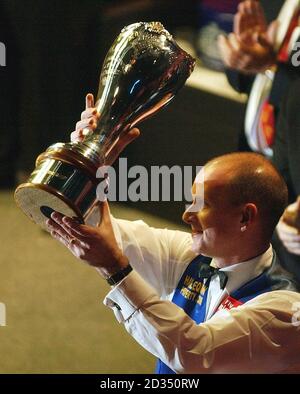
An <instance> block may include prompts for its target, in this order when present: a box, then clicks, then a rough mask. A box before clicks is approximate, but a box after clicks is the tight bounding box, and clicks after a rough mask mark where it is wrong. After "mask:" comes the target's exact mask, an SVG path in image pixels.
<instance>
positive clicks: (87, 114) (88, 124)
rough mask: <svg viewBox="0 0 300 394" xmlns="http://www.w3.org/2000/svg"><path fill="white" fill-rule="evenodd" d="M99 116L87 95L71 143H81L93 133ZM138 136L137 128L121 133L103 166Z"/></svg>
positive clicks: (91, 98) (92, 98) (113, 159)
mask: <svg viewBox="0 0 300 394" xmlns="http://www.w3.org/2000/svg"><path fill="white" fill-rule="evenodd" d="M100 117H101V115H100V114H99V112H98V111H97V108H95V104H94V96H93V95H92V94H91V93H89V94H87V96H86V98H85V111H83V112H82V113H81V120H80V121H79V122H77V123H76V129H75V131H73V133H71V136H70V137H71V141H72V142H83V141H84V139H85V138H86V137H87V136H88V135H90V134H91V133H93V132H94V131H95V130H96V128H97V124H98V122H99V119H100ZM139 135H140V131H139V129H137V128H133V129H131V130H129V131H124V132H123V133H121V135H120V137H119V139H118V140H117V141H116V144H115V145H114V146H113V147H112V149H111V150H110V151H109V152H108V153H107V156H106V158H105V164H106V165H110V164H112V163H113V162H114V161H115V160H116V159H117V158H118V157H119V155H120V154H121V152H122V151H123V150H124V149H125V148H126V146H127V145H128V144H130V142H132V141H133V140H135V139H136V138H137V137H138V136H139Z"/></svg>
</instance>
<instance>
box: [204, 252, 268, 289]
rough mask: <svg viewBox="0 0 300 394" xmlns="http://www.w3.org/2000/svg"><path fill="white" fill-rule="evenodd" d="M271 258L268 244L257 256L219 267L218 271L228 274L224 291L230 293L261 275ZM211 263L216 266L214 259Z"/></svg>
mask: <svg viewBox="0 0 300 394" xmlns="http://www.w3.org/2000/svg"><path fill="white" fill-rule="evenodd" d="M272 260H273V249H272V246H271V245H270V246H269V248H268V249H267V250H266V251H265V252H264V253H262V254H261V255H259V256H257V257H254V258H252V259H250V260H247V261H243V262H241V263H237V264H233V265H230V266H227V267H224V268H221V269H220V271H224V272H226V274H227V276H228V281H227V284H226V288H225V289H226V292H227V293H228V294H230V293H232V292H233V291H235V290H237V289H238V288H240V287H241V286H243V285H244V284H245V283H247V282H249V281H250V280H252V279H254V278H256V277H257V276H259V275H261V274H262V273H263V272H264V270H265V269H266V268H268V267H270V266H271V264H272ZM211 265H212V266H214V267H215V266H216V264H215V263H214V259H212V262H211Z"/></svg>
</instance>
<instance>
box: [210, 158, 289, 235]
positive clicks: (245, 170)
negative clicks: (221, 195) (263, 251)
mask: <svg viewBox="0 0 300 394" xmlns="http://www.w3.org/2000/svg"><path fill="white" fill-rule="evenodd" d="M211 171H212V172H213V173H214V175H215V176H217V175H218V173H219V175H220V176H222V177H224V178H223V180H224V182H225V184H226V190H228V196H229V200H230V201H231V203H232V204H233V205H240V204H246V203H253V204H255V205H256V207H257V209H258V218H259V220H260V221H261V224H262V229H263V231H264V234H265V235H266V236H271V235H272V233H273V231H274V229H275V226H276V224H277V222H278V221H279V219H280V216H281V215H282V213H283V211H284V209H285V207H286V205H287V198H288V191H287V186H286V184H285V182H284V180H283V178H282V177H281V175H280V174H279V173H278V171H277V170H276V169H275V167H274V166H273V165H272V164H271V163H270V162H269V161H268V160H267V159H265V158H264V157H263V156H261V155H259V154H256V153H231V154H227V155H223V156H220V157H217V158H214V159H213V160H211V161H209V162H208V163H207V164H206V166H205V172H206V173H207V172H211ZM226 194H227V193H226Z"/></svg>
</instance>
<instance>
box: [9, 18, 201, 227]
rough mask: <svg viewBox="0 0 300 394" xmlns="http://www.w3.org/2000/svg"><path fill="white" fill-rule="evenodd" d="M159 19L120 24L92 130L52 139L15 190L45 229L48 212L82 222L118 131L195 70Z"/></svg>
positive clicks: (162, 101)
mask: <svg viewBox="0 0 300 394" xmlns="http://www.w3.org/2000/svg"><path fill="white" fill-rule="evenodd" d="M194 63H195V61H194V59H193V58H192V57H191V56H190V55H189V54H187V53H186V52H185V51H184V50H182V49H181V48H180V47H179V46H178V45H177V44H176V42H175V41H174V39H173V37H172V36H171V35H170V33H168V31H166V30H165V29H164V27H163V25H162V24H161V23H159V22H149V23H144V22H140V23H134V24H132V25H130V26H127V27H125V28H124V29H123V30H122V31H121V33H120V35H119V36H118V37H117V39H116V40H115V42H114V43H113V45H112V47H111V48H110V50H109V52H108V54H107V56H106V58H105V61H104V64H103V67H102V71H101V75H100V83H99V90H98V95H97V100H96V104H95V106H96V108H97V110H98V112H99V113H100V114H101V117H100V120H99V121H98V124H97V127H96V130H95V131H94V132H93V133H91V134H88V135H87V136H86V137H85V139H84V141H83V142H75V143H74V142H73V143H70V142H68V143H56V144H54V145H51V146H50V147H49V148H48V149H47V150H46V151H45V152H43V153H42V154H40V155H39V156H38V158H37V160H36V168H35V170H34V171H33V172H32V174H31V175H30V177H29V179H28V181H27V183H23V184H21V185H20V186H18V188H17V189H16V191H15V200H16V203H17V205H18V206H19V207H20V208H21V210H22V211H23V212H24V213H25V214H26V215H27V216H28V217H29V218H31V219H32V220H33V221H34V222H35V223H38V224H39V225H41V226H42V227H44V228H46V226H45V221H46V219H47V217H50V214H51V212H53V210H56V211H59V212H61V213H62V214H64V215H67V216H71V217H76V218H77V219H78V220H79V221H81V222H82V223H84V222H85V221H86V219H87V218H88V217H89V215H90V214H91V212H92V210H93V208H94V207H95V205H96V203H97V199H96V188H97V181H98V182H99V179H98V180H97V178H96V172H97V169H98V168H99V167H100V166H103V165H111V164H112V163H110V162H108V155H109V152H110V151H111V149H112V148H113V146H114V145H115V144H116V143H117V142H118V140H119V138H120V136H121V135H123V133H127V132H128V131H129V130H130V129H131V128H132V127H134V126H136V125H137V124H138V123H139V122H141V121H142V120H144V119H146V118H148V117H149V116H151V115H153V114H154V113H155V112H157V111H158V110H159V109H161V108H162V107H164V106H165V105H167V104H168V103H169V102H170V101H171V100H172V99H173V98H174V96H175V94H176V93H177V91H178V90H179V89H180V88H181V87H182V86H183V85H184V83H185V81H186V79H187V78H188V77H189V75H190V74H191V72H192V71H193V68H194Z"/></svg>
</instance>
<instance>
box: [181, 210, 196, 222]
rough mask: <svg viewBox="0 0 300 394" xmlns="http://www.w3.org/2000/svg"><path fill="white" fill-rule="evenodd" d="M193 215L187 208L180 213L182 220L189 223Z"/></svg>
mask: <svg viewBox="0 0 300 394" xmlns="http://www.w3.org/2000/svg"><path fill="white" fill-rule="evenodd" d="M193 215H194V213H193V212H191V211H189V208H188V209H186V210H185V211H184V212H183V214H182V220H183V221H184V222H185V223H187V224H191V223H192V219H193Z"/></svg>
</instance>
